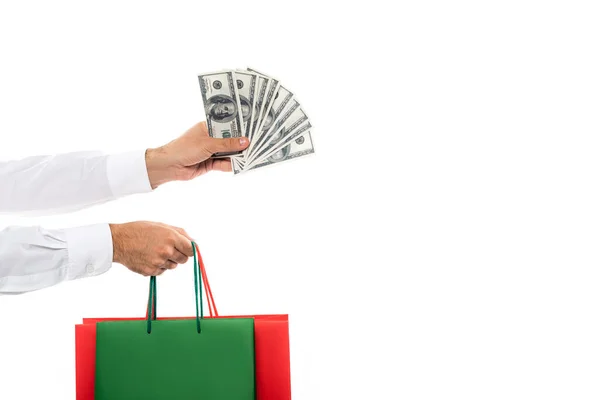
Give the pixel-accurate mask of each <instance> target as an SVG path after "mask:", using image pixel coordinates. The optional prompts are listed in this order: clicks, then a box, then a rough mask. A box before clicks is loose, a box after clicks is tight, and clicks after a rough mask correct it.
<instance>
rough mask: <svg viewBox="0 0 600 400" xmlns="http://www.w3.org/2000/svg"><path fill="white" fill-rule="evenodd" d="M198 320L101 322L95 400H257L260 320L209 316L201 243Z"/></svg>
mask: <svg viewBox="0 0 600 400" xmlns="http://www.w3.org/2000/svg"><path fill="white" fill-rule="evenodd" d="M192 246H193V247H194V286H195V292H196V319H186V320H182V319H179V320H156V277H155V276H153V277H151V278H150V295H149V298H148V310H149V311H148V316H147V320H146V321H118V322H99V323H98V324H97V328H96V335H97V336H96V383H95V400H125V399H126V400H137V399H139V400H159V399H160V400H167V399H168V400H187V399H190V400H191V399H207V400H220V399H223V400H250V399H252V400H254V399H255V386H254V319H252V318H230V319H229V318H218V319H217V318H215V319H211V318H207V319H204V312H203V305H202V284H201V282H200V280H201V279H202V278H201V276H200V275H199V274H198V272H197V271H198V265H197V259H196V251H195V246H196V244H195V243H192Z"/></svg>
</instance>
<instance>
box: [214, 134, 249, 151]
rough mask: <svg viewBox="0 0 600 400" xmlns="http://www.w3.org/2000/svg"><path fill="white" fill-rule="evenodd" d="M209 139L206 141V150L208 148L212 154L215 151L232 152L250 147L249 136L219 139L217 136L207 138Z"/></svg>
mask: <svg viewBox="0 0 600 400" xmlns="http://www.w3.org/2000/svg"><path fill="white" fill-rule="evenodd" d="M206 139H208V141H207V142H206V150H208V151H209V152H210V153H211V154H215V153H231V152H237V151H241V150H244V149H245V148H246V147H248V144H249V143H250V142H249V141H248V138H247V137H239V138H227V139H217V138H206Z"/></svg>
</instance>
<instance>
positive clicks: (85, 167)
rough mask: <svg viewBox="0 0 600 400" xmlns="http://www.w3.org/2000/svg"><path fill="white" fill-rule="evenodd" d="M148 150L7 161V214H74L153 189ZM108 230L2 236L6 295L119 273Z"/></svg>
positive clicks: (0, 265) (9, 231)
mask: <svg viewBox="0 0 600 400" xmlns="http://www.w3.org/2000/svg"><path fill="white" fill-rule="evenodd" d="M151 190H152V188H151V187H150V181H149V179H148V173H147V169H146V161H145V151H139V152H129V153H123V154H115V155H102V154H99V153H94V152H81V153H69V154H61V155H57V156H40V157H30V158H26V159H24V160H19V161H9V162H0V214H1V213H26V214H40V213H44V214H48V213H57V212H66V211H74V210H78V209H81V208H84V207H88V206H91V205H94V204H99V203H104V202H107V201H110V200H114V199H116V198H119V197H122V196H126V195H130V194H135V193H144V192H149V191H151ZM112 258H113V247H112V236H111V232H110V227H109V225H108V224H98V225H89V226H82V227H76V228H68V229H55V230H50V229H43V228H41V227H14V226H13V227H8V228H6V229H4V230H2V231H0V295H1V294H17V293H24V292H29V291H33V290H39V289H42V288H45V287H48V286H52V285H56V284H58V283H60V282H63V281H67V280H73V279H78V278H83V277H88V276H95V275H99V274H102V273H104V272H106V271H108V269H109V268H110V267H111V265H112Z"/></svg>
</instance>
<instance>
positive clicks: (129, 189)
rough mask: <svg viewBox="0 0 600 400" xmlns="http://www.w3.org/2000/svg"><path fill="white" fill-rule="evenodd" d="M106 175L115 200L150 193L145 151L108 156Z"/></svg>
mask: <svg viewBox="0 0 600 400" xmlns="http://www.w3.org/2000/svg"><path fill="white" fill-rule="evenodd" d="M106 175H107V177H108V183H109V185H110V189H111V191H112V194H113V196H115V198H117V197H122V196H127V195H130V194H136V193H146V192H151V191H152V187H151V186H150V178H149V177H148V169H147V168H146V150H144V151H130V152H127V153H120V154H111V155H109V156H108V158H107V160H106Z"/></svg>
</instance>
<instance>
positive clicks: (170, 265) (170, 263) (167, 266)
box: [160, 251, 185, 271]
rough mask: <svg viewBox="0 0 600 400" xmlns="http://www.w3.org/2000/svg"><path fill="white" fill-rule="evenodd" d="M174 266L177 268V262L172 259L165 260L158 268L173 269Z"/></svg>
mask: <svg viewBox="0 0 600 400" xmlns="http://www.w3.org/2000/svg"><path fill="white" fill-rule="evenodd" d="M176 253H179V252H178V251H177V252H176ZM179 254H181V253H179ZM184 257H185V256H184ZM175 268H177V262H176V261H173V260H167V262H165V264H164V265H163V266H162V267H161V268H160V269H162V270H163V271H164V270H165V269H175Z"/></svg>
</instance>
